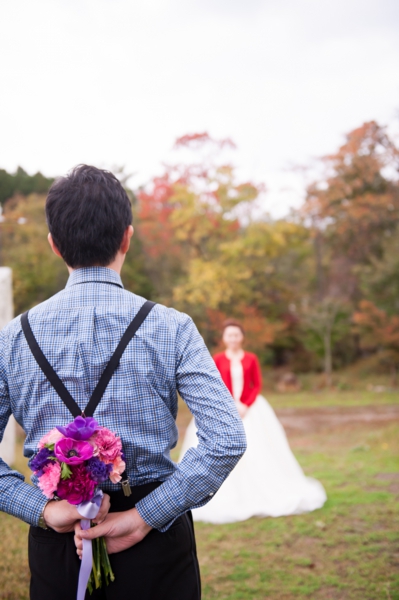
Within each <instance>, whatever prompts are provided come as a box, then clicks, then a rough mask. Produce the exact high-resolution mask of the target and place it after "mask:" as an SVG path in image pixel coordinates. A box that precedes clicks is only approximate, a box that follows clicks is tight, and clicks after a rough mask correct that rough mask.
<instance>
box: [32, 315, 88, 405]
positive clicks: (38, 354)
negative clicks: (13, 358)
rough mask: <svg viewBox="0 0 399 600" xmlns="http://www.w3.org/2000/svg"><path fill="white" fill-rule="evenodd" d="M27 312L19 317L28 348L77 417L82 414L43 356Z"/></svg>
mask: <svg viewBox="0 0 399 600" xmlns="http://www.w3.org/2000/svg"><path fill="white" fill-rule="evenodd" d="M28 314H29V311H28V312H25V313H24V314H23V315H22V317H21V325H22V329H23V332H24V334H25V338H26V341H27V342H28V345H29V348H30V349H31V352H32V354H33V356H34V357H35V359H36V362H37V364H38V365H39V367H40V368H41V370H42V371H43V373H44V374H45V376H46V377H47V379H48V380H49V382H50V383H51V385H52V386H53V388H54V389H55V391H56V392H57V394H58V395H59V396H60V398H61V400H62V401H63V403H64V404H65V406H66V407H67V409H68V410H69V411H70V412H71V413H72V414H73V416H74V417H78V416H79V415H81V414H82V411H81V410H80V408H79V406H78V404H77V403H76V402H75V400H74V399H73V398H72V396H71V394H70V393H69V392H68V390H67V389H66V387H65V385H64V384H63V383H62V381H61V379H60V378H59V377H58V375H57V373H56V372H55V371H54V369H53V367H52V366H51V365H50V363H49V361H48V360H47V358H46V357H45V356H44V354H43V352H42V350H41V348H40V346H39V344H38V343H37V341H36V338H35V336H34V335H33V331H32V329H31V326H30V324H29V319H28Z"/></svg>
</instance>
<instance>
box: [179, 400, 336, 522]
mask: <svg viewBox="0 0 399 600" xmlns="http://www.w3.org/2000/svg"><path fill="white" fill-rule="evenodd" d="M243 424H244V428H245V432H246V435H247V444H248V446H247V451H246V453H245V454H244V456H243V457H242V458H241V460H240V461H239V463H238V465H237V466H236V467H235V469H234V470H233V471H232V473H231V474H230V475H229V477H228V478H227V479H226V481H225V482H224V483H223V485H222V486H221V488H220V489H219V491H218V492H217V493H216V494H215V496H214V497H213V498H212V500H210V501H209V502H208V504H206V505H205V506H202V507H201V508H197V509H195V510H193V518H194V520H195V521H204V522H207V523H234V522H236V521H244V520H246V519H249V518H250V517H254V516H258V517H280V516H283V515H293V514H300V513H304V512H310V511H312V510H315V509H317V508H321V507H322V506H323V504H324V503H325V501H326V499H327V496H326V492H325V490H324V488H323V486H322V484H321V483H320V482H319V481H317V480H316V479H313V478H311V477H306V476H305V475H304V473H303V471H302V469H301V467H300V465H299V464H298V462H297V460H296V458H295V457H294V455H293V453H292V452H291V449H290V447H289V444H288V441H287V438H286V435H285V431H284V429H283V427H282V425H281V423H280V422H279V420H278V419H277V417H276V415H275V413H274V411H273V409H272V407H271V406H270V405H269V403H268V402H267V400H266V399H265V398H264V397H263V396H258V397H257V399H256V401H255V402H254V403H253V404H252V406H250V407H249V409H248V411H247V412H246V415H245V417H244V419H243ZM197 443H198V440H197V435H196V427H195V422H194V419H192V421H191V422H190V424H189V426H188V428H187V432H186V436H185V438H184V442H183V446H182V450H181V453H180V460H181V458H182V457H183V456H184V454H185V452H186V451H187V450H188V448H191V447H193V446H196V445H197Z"/></svg>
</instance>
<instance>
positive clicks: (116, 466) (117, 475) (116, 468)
mask: <svg viewBox="0 0 399 600" xmlns="http://www.w3.org/2000/svg"><path fill="white" fill-rule="evenodd" d="M125 469H126V463H125V461H123V460H122V458H121V457H120V456H117V457H116V458H115V460H114V462H113V463H112V471H111V473H110V474H109V478H110V480H111V481H112V483H119V482H120V480H121V479H122V477H121V475H122V473H123V472H124V470H125Z"/></svg>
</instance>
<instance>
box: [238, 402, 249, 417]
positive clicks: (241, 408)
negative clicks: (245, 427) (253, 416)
mask: <svg viewBox="0 0 399 600" xmlns="http://www.w3.org/2000/svg"><path fill="white" fill-rule="evenodd" d="M236 407H237V410H238V414H239V415H240V417H241V419H243V418H244V417H245V415H246V412H247V410H248V406H247V405H246V404H243V403H242V402H236Z"/></svg>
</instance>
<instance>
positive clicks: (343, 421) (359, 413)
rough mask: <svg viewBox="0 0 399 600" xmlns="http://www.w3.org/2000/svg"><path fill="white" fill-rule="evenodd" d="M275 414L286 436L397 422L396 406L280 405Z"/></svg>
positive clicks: (398, 406) (398, 407)
mask: <svg viewBox="0 0 399 600" xmlns="http://www.w3.org/2000/svg"><path fill="white" fill-rule="evenodd" d="M275 412H276V415H277V417H278V418H279V420H280V423H281V424H282V425H283V427H284V429H285V430H286V432H287V435H288V436H289V437H291V436H295V435H300V434H304V433H307V432H309V433H310V432H312V433H316V432H320V431H323V430H331V429H334V428H339V429H340V430H342V427H349V428H353V427H356V426H358V425H361V426H364V425H372V426H378V425H380V424H384V425H385V424H389V423H390V422H395V421H399V405H385V406H350V407H343V406H334V407H320V408H280V409H277V410H276V411H275Z"/></svg>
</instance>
